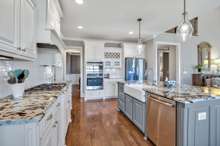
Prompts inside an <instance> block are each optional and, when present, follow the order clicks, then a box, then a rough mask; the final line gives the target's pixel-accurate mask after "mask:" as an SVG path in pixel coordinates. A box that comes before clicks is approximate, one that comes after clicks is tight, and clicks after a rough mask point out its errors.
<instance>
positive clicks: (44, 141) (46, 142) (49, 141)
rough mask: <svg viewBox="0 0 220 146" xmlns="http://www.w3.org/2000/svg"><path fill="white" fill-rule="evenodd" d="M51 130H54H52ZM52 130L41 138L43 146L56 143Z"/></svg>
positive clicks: (50, 145) (51, 145)
mask: <svg viewBox="0 0 220 146" xmlns="http://www.w3.org/2000/svg"><path fill="white" fill-rule="evenodd" d="M51 132H52V130H51ZM51 132H50V133H49V134H48V135H46V136H44V137H43V138H42V139H41V142H40V145H41V146H53V144H54V142H53V137H52V136H53V134H52V133H51Z"/></svg>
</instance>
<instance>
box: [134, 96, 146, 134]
mask: <svg viewBox="0 0 220 146" xmlns="http://www.w3.org/2000/svg"><path fill="white" fill-rule="evenodd" d="M133 121H134V123H135V124H136V125H137V127H138V128H140V129H141V131H142V132H144V131H145V126H144V124H145V103H142V102H140V101H137V100H133Z"/></svg>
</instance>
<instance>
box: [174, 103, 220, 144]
mask: <svg viewBox="0 0 220 146" xmlns="http://www.w3.org/2000/svg"><path fill="white" fill-rule="evenodd" d="M177 146H220V100H217V99H216V100H207V101H200V102H196V103H190V104H182V103H178V104H177Z"/></svg>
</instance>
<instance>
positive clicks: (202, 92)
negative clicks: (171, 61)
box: [143, 83, 220, 103]
mask: <svg viewBox="0 0 220 146" xmlns="http://www.w3.org/2000/svg"><path fill="white" fill-rule="evenodd" d="M143 90H144V91H146V92H148V93H151V94H156V95H159V96H163V97H165V98H168V99H171V100H174V101H176V102H181V103H194V102H198V101H207V100H213V99H220V98H219V97H220V89H219V88H213V87H198V86H191V85H179V86H176V87H173V88H167V87H164V85H163V83H160V84H159V85H157V86H153V85H149V84H147V83H145V85H144V88H143Z"/></svg>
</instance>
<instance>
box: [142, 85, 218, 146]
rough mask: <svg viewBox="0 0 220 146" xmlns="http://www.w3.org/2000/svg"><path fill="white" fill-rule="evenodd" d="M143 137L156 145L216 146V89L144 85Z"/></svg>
mask: <svg viewBox="0 0 220 146" xmlns="http://www.w3.org/2000/svg"><path fill="white" fill-rule="evenodd" d="M143 89H144V91H146V95H147V99H148V104H147V105H148V109H147V110H148V111H147V122H146V123H147V124H146V125H147V129H146V130H147V137H148V138H149V139H150V140H151V141H153V142H154V143H155V144H156V145H157V146H219V145H220V140H219V137H220V128H219V127H220V126H219V123H220V98H219V96H220V89H217V88H212V87H196V86H189V85H181V86H177V87H175V88H166V87H164V86H163V84H159V85H158V86H150V85H147V84H146V85H145V87H144V88H143Z"/></svg>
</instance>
